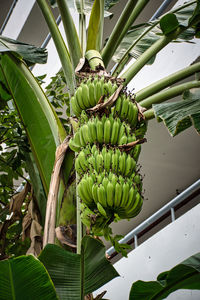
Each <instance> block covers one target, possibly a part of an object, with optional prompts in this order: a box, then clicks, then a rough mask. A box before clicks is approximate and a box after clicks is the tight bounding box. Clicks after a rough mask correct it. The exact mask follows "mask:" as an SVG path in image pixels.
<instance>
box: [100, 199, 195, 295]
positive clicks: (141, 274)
mask: <svg viewBox="0 0 200 300" xmlns="http://www.w3.org/2000/svg"><path fill="white" fill-rule="evenodd" d="M199 216H200V204H199V205H197V206H195V207H194V208H193V209H191V210H190V211H188V212H187V213H185V214H184V215H183V216H181V217H180V218H179V219H177V220H176V221H175V222H173V223H171V224H169V225H168V226H166V227H165V228H164V229H162V230H161V231H159V232H158V233H156V234H155V235H154V236H152V237H151V238H149V239H148V240H147V241H145V242H144V243H143V244H141V245H140V246H138V247H137V248H136V249H134V250H133V251H131V252H130V253H129V255H128V258H122V259H121V260H119V261H118V262H117V263H116V264H115V265H114V267H115V268H116V270H117V271H118V273H119V274H120V275H121V277H118V278H115V279H113V280H112V281H111V282H110V283H108V284H106V285H104V286H103V287H102V288H101V289H100V290H99V291H104V290H107V293H106V295H105V297H106V298H108V299H110V300H126V299H128V297H129V291H130V288H131V285H132V283H133V282H135V281H137V280H144V281H150V280H156V278H157V275H158V274H160V273H161V272H163V271H167V270H169V269H171V268H172V267H174V266H175V265H176V264H178V263H180V262H181V261H183V260H185V259H186V258H188V257H189V256H191V255H193V254H195V253H197V252H200V244H199V241H200V222H199ZM99 291H97V293H98V292H99ZM167 299H170V300H175V299H181V300H190V299H192V300H199V299H200V291H188V290H180V291H177V292H174V293H173V294H171V295H169V296H168V298H167ZM141 300H142V299H141Z"/></svg>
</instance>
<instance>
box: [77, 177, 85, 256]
mask: <svg viewBox="0 0 200 300" xmlns="http://www.w3.org/2000/svg"><path fill="white" fill-rule="evenodd" d="M78 181H79V176H78V174H77V172H76V225H77V241H76V245H77V249H76V253H77V254H81V240H82V236H83V232H82V222H81V201H80V198H79V195H78V190H77V186H78Z"/></svg>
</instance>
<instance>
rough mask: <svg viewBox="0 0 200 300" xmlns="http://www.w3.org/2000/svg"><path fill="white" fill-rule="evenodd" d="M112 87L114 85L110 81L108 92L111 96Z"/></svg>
mask: <svg viewBox="0 0 200 300" xmlns="http://www.w3.org/2000/svg"><path fill="white" fill-rule="evenodd" d="M112 87H113V84H112V82H111V81H110V80H109V81H108V92H109V95H112Z"/></svg>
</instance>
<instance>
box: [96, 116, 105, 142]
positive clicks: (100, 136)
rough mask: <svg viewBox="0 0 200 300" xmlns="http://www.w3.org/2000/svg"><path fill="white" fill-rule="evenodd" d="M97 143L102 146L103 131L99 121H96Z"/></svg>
mask: <svg viewBox="0 0 200 300" xmlns="http://www.w3.org/2000/svg"><path fill="white" fill-rule="evenodd" d="M96 126H97V141H98V142H99V143H100V144H103V138H104V130H103V123H102V122H101V121H97V125H96Z"/></svg>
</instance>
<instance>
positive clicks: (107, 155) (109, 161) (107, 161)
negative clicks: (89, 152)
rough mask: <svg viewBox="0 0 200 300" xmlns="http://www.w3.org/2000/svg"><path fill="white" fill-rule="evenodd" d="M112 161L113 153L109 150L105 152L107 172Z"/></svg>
mask: <svg viewBox="0 0 200 300" xmlns="http://www.w3.org/2000/svg"><path fill="white" fill-rule="evenodd" d="M111 162H112V155H111V152H110V151H108V152H107V153H106V154H105V158H104V168H105V170H106V171H107V172H110V168H111Z"/></svg>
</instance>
